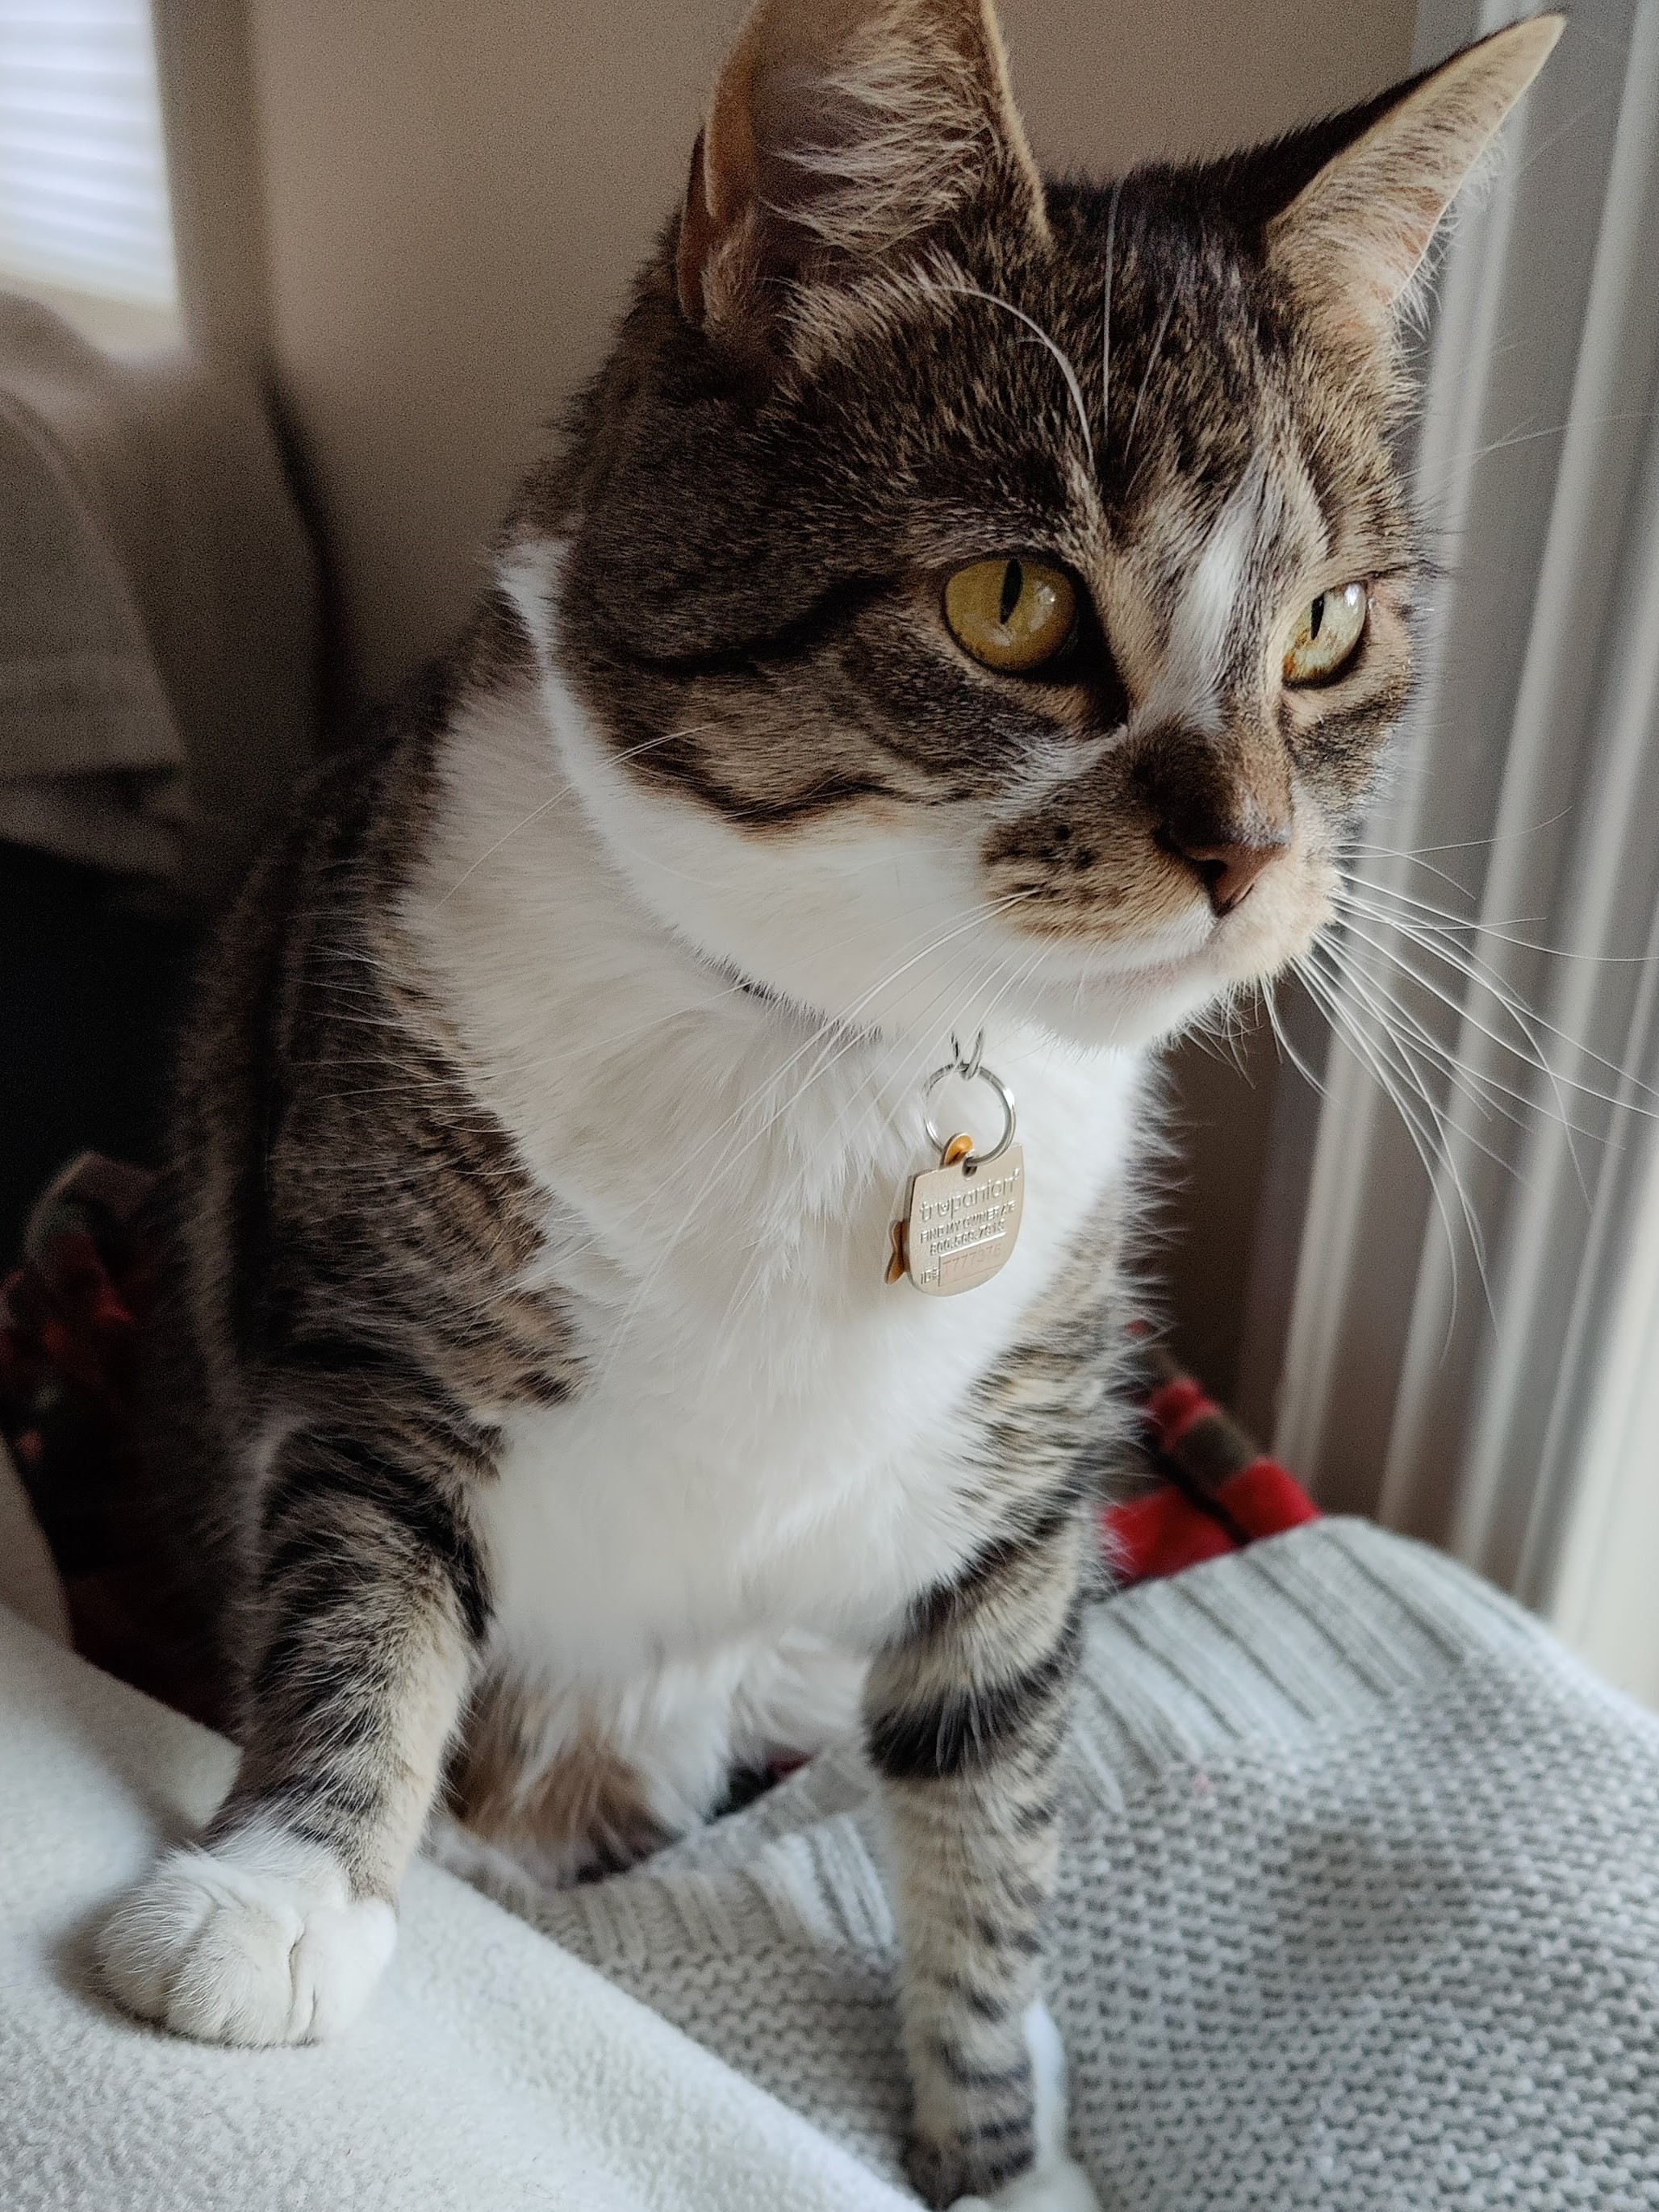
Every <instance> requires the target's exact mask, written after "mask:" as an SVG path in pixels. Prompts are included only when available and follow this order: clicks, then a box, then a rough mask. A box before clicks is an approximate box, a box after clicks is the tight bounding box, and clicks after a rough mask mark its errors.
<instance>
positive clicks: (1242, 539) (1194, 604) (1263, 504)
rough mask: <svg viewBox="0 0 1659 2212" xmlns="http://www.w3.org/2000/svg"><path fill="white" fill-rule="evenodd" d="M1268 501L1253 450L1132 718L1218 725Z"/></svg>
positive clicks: (1263, 463)
mask: <svg viewBox="0 0 1659 2212" xmlns="http://www.w3.org/2000/svg"><path fill="white" fill-rule="evenodd" d="M1275 503H1276V502H1275V501H1274V500H1273V495H1272V493H1271V490H1270V483H1269V477H1268V471H1267V459H1266V456H1265V455H1264V454H1262V453H1257V454H1256V456H1255V459H1254V460H1253V461H1252V462H1251V463H1250V465H1249V468H1248V469H1247V470H1246V471H1245V472H1244V475H1243V477H1241V478H1240V480H1239V482H1238V483H1237V484H1236V485H1235V486H1234V487H1233V489H1232V490H1231V492H1230V493H1229V494H1228V495H1227V498H1226V501H1225V504H1224V505H1223V507H1222V509H1221V512H1220V513H1219V514H1218V516H1217V517H1216V520H1215V522H1214V525H1213V526H1212V529H1211V531H1210V534H1209V536H1208V537H1207V538H1206V540H1205V541H1204V544H1203V547H1202V550H1200V553H1199V556H1198V558H1197V560H1196V561H1195V562H1194V564H1193V568H1192V573H1191V574H1190V575H1189V577H1188V580H1187V582H1186V584H1185V586H1183V588H1182V592H1181V595H1180V597H1179V599H1177V600H1176V606H1175V612H1174V614H1173V616H1172V617H1171V618H1170V640H1169V644H1168V647H1167V648H1166V649H1165V652H1164V665H1163V667H1162V669H1161V670H1160V671H1159V674H1158V682H1157V684H1156V685H1155V686H1154V688H1153V690H1152V695H1151V696H1149V697H1148V699H1147V701H1146V704H1145V706H1144V707H1143V708H1142V709H1141V713H1140V715H1139V717H1137V719H1138V720H1147V721H1153V720H1156V721H1175V720H1180V721H1182V722H1185V723H1186V724H1188V726H1189V727H1192V728H1194V729H1199V730H1205V731H1209V732H1216V731H1218V730H1219V728H1220V726H1221V680H1222V678H1223V676H1224V675H1225V672H1226V668H1227V647H1228V645H1229V642H1230V641H1231V638H1232V636H1233V634H1234V631H1235V630H1236V629H1237V626H1238V623H1239V621H1240V619H1241V617H1243V614H1244V613H1245V612H1246V611H1248V606H1249V599H1248V595H1247V593H1246V591H1245V586H1246V585H1247V583H1248V582H1249V580H1250V578H1251V571H1252V567H1253V556H1255V554H1256V553H1257V552H1258V550H1260V548H1261V544H1262V543H1263V539H1264V537H1267V538H1271V536H1272V516H1271V514H1270V513H1269V508H1270V507H1271V506H1272V505H1273V504H1275Z"/></svg>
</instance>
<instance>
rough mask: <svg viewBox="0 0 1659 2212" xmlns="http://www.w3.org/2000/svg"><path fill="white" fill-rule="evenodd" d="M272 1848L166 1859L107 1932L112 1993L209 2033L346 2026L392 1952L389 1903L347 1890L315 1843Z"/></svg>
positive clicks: (287, 2036) (189, 2031)
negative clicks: (279, 1863)
mask: <svg viewBox="0 0 1659 2212" xmlns="http://www.w3.org/2000/svg"><path fill="white" fill-rule="evenodd" d="M301 1848H304V1847H301ZM272 1856H273V1855H272V1853H271V1852H270V1850H269V1848H268V1847H267V1848H264V1849H263V1850H261V1852H260V1854H259V1857H261V1858H263V1859H264V1860H265V1861H266V1862H267V1863H264V1864H252V1865H250V1864H249V1863H246V1861H247V1855H246V1854H243V1855H242V1856H241V1857H238V1856H237V1855H236V1854H235V1850H234V1845H233V1846H232V1847H230V1848H229V1849H228V1850H225V1851H223V1852H210V1851H199V1850H185V1851H175V1852H173V1854H172V1855H171V1856H170V1857H167V1858H166V1859H164V1860H163V1861H162V1862H161V1865H160V1866H158V1867H157V1868H156V1869H155V1872H154V1873H153V1874H152V1875H150V1876H149V1879H148V1880H147V1881H143V1882H142V1883H140V1885H139V1886H138V1887H137V1889H135V1890H133V1891H131V1892H130V1893H129V1894H128V1895H127V1896H126V1897H125V1898H124V1899H122V1900H121V1902H120V1903H119V1905H117V1907H116V1909H115V1911H114V1912H113V1913H112V1915H111V1917H110V1918H109V1920H108V1922H107V1923H106V1926H105V1928H104V1931H103V1934H102V1936H101V1937H100V1941H99V1945H98V1955H99V1960H100V1965H101V1966H102V1968H103V1972H104V1978H105V1981H106V1984H107V1986H108V1988H109V1990H110V1991H111V1994H112V1996H115V1997H116V1998H117V2000H118V2002H120V2003H121V2004H123V2005H125V2007H126V2008H127V2009H128V2010H129V2011H130V2012H133V2013H137V2015H139V2016H140V2017H141V2018H142V2019H145V2020H154V2021H160V2022H161V2024H162V2025H163V2026H165V2027H169V2028H171V2029H172V2030H173V2033H175V2034H178V2035H189V2036H194V2037H197V2038H198V2039H201V2040H203V2041H204V2042H210V2043H233V2044H252V2045H269V2044H282V2043H315V2042H320V2041H321V2040H323V2039H325V2037H328V2036H331V2035H335V2034H337V2033H339V2032H340V2031H341V2030H342V2029H343V2028H344V2027H347V2026H348V2025H349V2023H350V2021H353V2020H354V2019H355V2018H356V2015H357V2014H358V2013H359V2012H360V2011H361V2010H362V2008H363V2006H364V2004H365V2003H366V2002H368V1996H369V1993H370V1991H371V1990H373V1989H374V1984H375V1983H376V1981H377V1980H378V1979H379V1978H380V1973H381V1972H382V1970H383V1968H384V1967H385V1966H386V1960H388V1959H389V1958H390V1956H391V1954H392V1944H393V1942H394V1941H395V1939H396V1932H397V1929H396V1921H395V1919H394V1917H393V1915H392V1908H391V1906H390V1905H386V1904H384V1903H382V1902H381V1901H380V1900H379V1899H359V1900H353V1899H350V1898H349V1895H348V1893H347V1890H346V1885H345V1882H344V1880H343V1877H342V1876H341V1875H340V1874H339V1872H338V1870H337V1869H335V1868H333V1867H332V1865H331V1864H326V1865H319V1863H318V1862H319V1856H320V1855H319V1854H317V1853H315V1852H314V1851H313V1852H311V1853H310V1854H309V1857H308V1861H307V1863H306V1864H305V1865H304V1867H303V1869H300V1868H299V1867H297V1866H295V1867H290V1868H288V1869H279V1868H273V1867H272V1866H271V1865H270V1863H269V1861H270V1858H271V1857H272Z"/></svg>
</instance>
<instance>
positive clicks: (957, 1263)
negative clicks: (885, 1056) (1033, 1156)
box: [887, 1036, 1025, 1298]
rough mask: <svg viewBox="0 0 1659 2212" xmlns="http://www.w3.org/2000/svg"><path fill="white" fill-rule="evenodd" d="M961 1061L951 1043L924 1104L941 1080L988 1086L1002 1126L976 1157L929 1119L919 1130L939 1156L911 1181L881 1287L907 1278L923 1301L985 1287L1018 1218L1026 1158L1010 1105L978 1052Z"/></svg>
mask: <svg viewBox="0 0 1659 2212" xmlns="http://www.w3.org/2000/svg"><path fill="white" fill-rule="evenodd" d="M983 1042H984V1039H983V1036H981V1038H980V1040H979V1042H976V1043H975V1047H974V1052H973V1057H972V1059H971V1060H964V1059H963V1054H962V1049H961V1047H960V1046H959V1045H958V1044H957V1041H956V1039H955V1038H954V1037H952V1038H951V1051H952V1052H953V1053H954V1054H955V1055H956V1056H955V1058H954V1059H953V1060H951V1061H949V1062H948V1063H947V1064H946V1065H945V1066H944V1067H940V1068H936V1069H935V1070H934V1072H933V1074H932V1075H930V1076H929V1077H928V1079H927V1085H926V1086H925V1088H924V1091H923V1096H924V1097H927V1095H928V1094H929V1093H931V1092H932V1091H933V1089H934V1087H935V1085H938V1084H939V1083H942V1082H943V1081H944V1079H945V1077H946V1076H947V1075H960V1076H961V1077H962V1078H963V1080H964V1081H967V1082H972V1081H974V1080H975V1079H978V1080H980V1081H981V1082H984V1083H988V1084H989V1085H991V1088H992V1089H993V1090H994V1091H995V1092H996V1093H997V1096H998V1097H999V1098H1000V1100H1001V1102H1002V1109H1003V1114H1004V1117H1005V1126H1004V1128H1003V1132H1002V1135H1001V1138H1000V1140H999V1142H998V1143H997V1144H996V1145H995V1146H994V1147H993V1148H992V1149H991V1150H990V1151H988V1152H975V1149H974V1141H973V1139H972V1138H971V1137H967V1136H958V1137H952V1138H951V1139H949V1140H948V1142H947V1141H945V1139H941V1137H940V1135H939V1131H938V1130H937V1129H936V1128H935V1127H933V1121H932V1119H931V1117H928V1118H926V1119H925V1121H924V1126H925V1127H926V1129H927V1134H928V1136H929V1138H930V1139H932V1141H933V1143H934V1144H936V1145H937V1146H939V1165H938V1166H937V1167H936V1168H924V1169H923V1170H921V1173H920V1174H919V1175H915V1176H911V1178H910V1191H909V1195H908V1199H907V1200H906V1201H905V1207H904V1213H903V1216H902V1218H901V1219H900V1220H897V1221H896V1222H895V1223H894V1224H893V1249H892V1254H891V1256H890V1259H889V1261H888V1265H887V1279H888V1281H889V1282H890V1283H896V1282H897V1281H898V1280H899V1279H900V1278H901V1277H902V1276H904V1275H908V1277H909V1278H910V1280H911V1281H912V1282H913V1283H914V1284H915V1286H916V1288H917V1289H918V1290H919V1291H927V1294H928V1296H929V1297H936V1298H948V1297H953V1296H954V1295H955V1293H956V1292H957V1291H971V1290H975V1289H976V1288H977V1287H978V1285H980V1284H981V1283H988V1282H989V1281H990V1279H991V1278H992V1276H993V1275H994V1274H995V1273H997V1272H998V1271H999V1269H1000V1267H1002V1266H1003V1264H1004V1262H1005V1261H1006V1259H1007V1257H1008V1255H1009V1254H1010V1253H1011V1252H1012V1250H1013V1249H1014V1239H1015V1238H1016V1237H1018V1235H1019V1225H1020V1221H1021V1218H1022V1217H1023V1216H1024V1211H1025V1155H1024V1151H1023V1150H1022V1148H1021V1147H1020V1146H1018V1145H1017V1144H1016V1143H1015V1142H1014V1098H1013V1093H1012V1091H1010V1090H1009V1088H1008V1086H1007V1085H1006V1083H1004V1082H1003V1081H1002V1080H1001V1079H1000V1077H998V1076H995V1075H993V1074H992V1073H991V1071H990V1070H989V1068H987V1067H982V1066H981V1065H980V1057H979V1055H980V1046H981V1044H982V1043H983Z"/></svg>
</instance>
